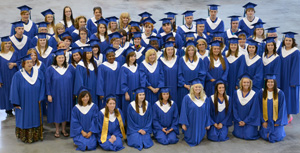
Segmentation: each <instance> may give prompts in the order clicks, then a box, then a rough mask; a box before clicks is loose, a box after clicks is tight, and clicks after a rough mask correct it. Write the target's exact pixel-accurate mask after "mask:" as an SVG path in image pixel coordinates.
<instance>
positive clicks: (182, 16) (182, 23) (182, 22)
mask: <svg viewBox="0 0 300 153" xmlns="http://www.w3.org/2000/svg"><path fill="white" fill-rule="evenodd" d="M182 24H184V15H183V16H182Z"/></svg>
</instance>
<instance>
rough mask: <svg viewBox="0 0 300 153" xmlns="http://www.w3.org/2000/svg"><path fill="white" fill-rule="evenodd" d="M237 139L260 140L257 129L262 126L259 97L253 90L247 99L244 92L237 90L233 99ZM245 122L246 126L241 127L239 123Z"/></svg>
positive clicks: (234, 132)
mask: <svg viewBox="0 0 300 153" xmlns="http://www.w3.org/2000/svg"><path fill="white" fill-rule="evenodd" d="M232 100H233V101H232V103H233V109H232V111H233V120H234V130H233V132H232V134H233V135H234V136H235V137H238V138H241V139H245V140H255V139H258V138H259V134H258V131H257V127H258V126H260V110H259V100H258V95H257V94H256V93H255V91H253V90H251V91H250V92H249V93H248V94H247V95H246V97H243V93H242V91H241V90H240V89H239V90H236V91H235V92H234V95H233V99H232ZM240 121H244V122H245V126H239V122H240Z"/></svg>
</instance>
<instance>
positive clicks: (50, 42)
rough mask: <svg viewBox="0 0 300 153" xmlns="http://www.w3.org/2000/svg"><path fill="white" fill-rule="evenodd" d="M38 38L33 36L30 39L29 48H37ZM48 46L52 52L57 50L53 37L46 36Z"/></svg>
mask: <svg viewBox="0 0 300 153" xmlns="http://www.w3.org/2000/svg"><path fill="white" fill-rule="evenodd" d="M37 41H38V37H37V36H35V37H33V38H32V39H31V46H37ZM47 41H48V46H50V47H52V48H53V49H54V50H56V49H57V42H56V39H55V37H53V36H49V35H47Z"/></svg>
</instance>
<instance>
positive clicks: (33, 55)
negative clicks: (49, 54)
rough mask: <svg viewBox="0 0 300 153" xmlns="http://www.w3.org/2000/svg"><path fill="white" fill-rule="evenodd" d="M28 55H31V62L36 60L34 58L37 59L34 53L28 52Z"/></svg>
mask: <svg viewBox="0 0 300 153" xmlns="http://www.w3.org/2000/svg"><path fill="white" fill-rule="evenodd" d="M30 57H31V59H32V61H33V62H36V59H37V57H36V53H32V54H30Z"/></svg>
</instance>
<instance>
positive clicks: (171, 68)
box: [159, 41, 179, 111]
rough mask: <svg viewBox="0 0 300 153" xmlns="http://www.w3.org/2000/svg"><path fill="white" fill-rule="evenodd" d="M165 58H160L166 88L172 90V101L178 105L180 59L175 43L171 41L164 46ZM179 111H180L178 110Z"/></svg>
mask: <svg viewBox="0 0 300 153" xmlns="http://www.w3.org/2000/svg"><path fill="white" fill-rule="evenodd" d="M164 47H165V50H164V56H162V57H160V58H159V62H160V63H161V65H162V69H163V73H164V77H165V78H164V80H165V86H167V87H169V88H170V95H171V97H172V98H171V100H173V101H174V102H175V103H176V104H178V100H177V98H178V94H177V93H178V92H177V90H178V89H177V88H178V77H177V76H178V68H179V57H178V56H177V55H176V53H175V48H174V42H173V41H169V42H167V43H165V44H164ZM178 111H179V110H178Z"/></svg>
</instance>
